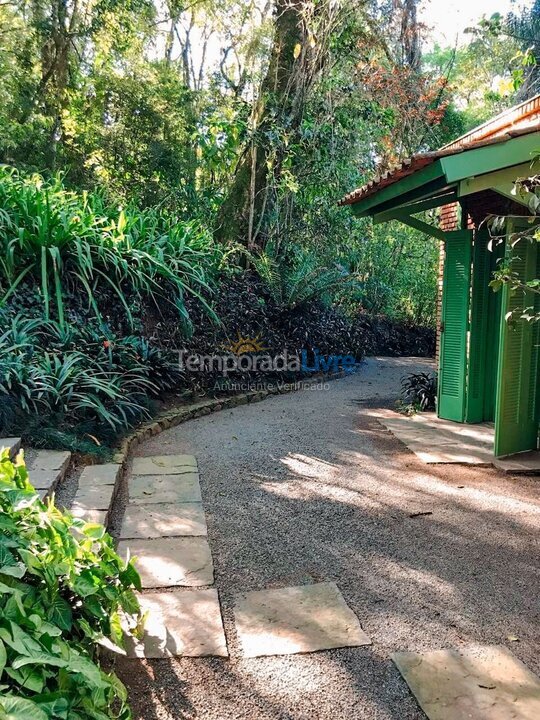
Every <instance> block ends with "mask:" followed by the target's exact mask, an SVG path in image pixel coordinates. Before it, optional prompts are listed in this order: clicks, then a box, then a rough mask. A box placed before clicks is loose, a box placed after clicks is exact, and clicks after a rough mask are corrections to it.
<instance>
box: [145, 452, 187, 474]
mask: <svg viewBox="0 0 540 720" xmlns="http://www.w3.org/2000/svg"><path fill="white" fill-rule="evenodd" d="M194 469H195V470H196V469H197V460H196V458H195V456H194V455H154V456H152V457H136V458H134V459H133V467H132V472H133V474H134V475H180V474H181V473H184V472H193V470H194Z"/></svg>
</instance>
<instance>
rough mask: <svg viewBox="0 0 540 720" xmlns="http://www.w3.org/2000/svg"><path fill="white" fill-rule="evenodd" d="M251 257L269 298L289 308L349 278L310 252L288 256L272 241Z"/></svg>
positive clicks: (325, 291) (311, 298) (316, 296)
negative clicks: (321, 261) (324, 263)
mask: <svg viewBox="0 0 540 720" xmlns="http://www.w3.org/2000/svg"><path fill="white" fill-rule="evenodd" d="M250 259H251V262H252V264H253V267H254V269H255V271H256V272H257V274H258V275H259V277H260V278H261V280H262V281H263V282H264V284H265V285H266V287H267V289H268V291H269V293H270V295H271V296H272V298H273V299H274V300H275V302H276V303H277V304H278V305H280V306H281V307H283V308H285V309H288V310H292V309H294V308H296V307H299V306H301V305H304V304H305V303H307V302H309V301H311V300H315V299H319V298H321V297H323V296H325V295H327V294H328V293H330V292H331V291H332V290H334V289H335V288H336V287H337V286H338V285H341V284H342V283H343V282H345V281H346V280H347V279H348V275H347V273H346V272H344V271H343V270H341V269H339V268H329V267H326V266H324V265H321V264H320V262H319V260H318V259H317V257H316V256H315V255H313V254H311V253H309V252H306V251H303V252H301V253H297V254H296V255H294V256H292V257H291V256H290V255H289V253H288V252H287V249H286V248H282V249H278V248H277V246H276V245H275V244H272V243H270V244H269V245H268V246H267V247H266V248H265V250H264V251H263V252H261V253H260V254H259V255H256V256H251V258H250Z"/></svg>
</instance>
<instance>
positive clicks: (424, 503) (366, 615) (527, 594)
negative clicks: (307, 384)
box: [117, 358, 540, 720]
mask: <svg viewBox="0 0 540 720" xmlns="http://www.w3.org/2000/svg"><path fill="white" fill-rule="evenodd" d="M431 368H432V365H430V364H429V363H428V362H426V361H425V360H421V359H414V358H371V359H369V360H368V361H367V362H366V363H363V364H362V366H361V368H360V370H359V371H358V372H357V373H355V374H353V375H350V376H348V377H346V378H344V379H342V380H335V381H333V382H330V383H328V384H326V385H325V386H324V387H326V389H323V386H319V388H318V389H306V390H301V391H299V392H297V393H293V394H290V395H279V396H273V397H269V398H267V399H266V400H265V401H264V402H261V403H255V404H249V405H242V406H239V407H235V408H231V409H227V410H224V411H222V412H221V413H216V414H213V415H208V416H206V417H203V418H200V419H197V420H193V421H190V422H188V423H185V424H183V425H179V426H177V427H175V428H171V429H170V430H167V431H166V432H164V433H162V434H161V435H158V436H157V437H154V438H151V439H149V440H148V441H146V442H144V443H143V444H142V445H140V446H139V447H138V448H137V449H136V452H137V454H138V455H140V456H142V455H147V456H150V455H163V454H167V453H186V454H191V455H195V456H196V457H197V461H198V465H199V471H200V475H201V490H202V496H203V505H204V509H205V512H206V519H207V524H208V535H209V541H210V544H211V547H212V552H213V556H214V569H215V586H216V588H217V590H218V592H219V594H220V599H221V605H222V613H223V620H224V626H225V632H226V635H227V642H228V647H229V653H230V656H231V658H230V660H226V659H220V658H185V657H182V658H175V659H165V660H152V661H143V660H121V661H118V662H117V670H118V671H119V673H120V675H121V677H122V679H123V680H124V682H126V683H127V685H128V688H129V695H130V699H131V703H132V705H133V708H134V716H135V719H136V720H341V719H343V720H425V715H424V714H423V712H422V710H421V709H420V708H419V706H418V704H417V702H416V700H415V699H414V697H413V695H412V694H411V692H410V691H409V688H408V687H407V684H406V683H405V681H404V680H403V678H402V677H401V675H400V673H399V671H398V669H397V667H396V666H395V665H394V663H393V662H392V660H391V656H392V654H393V653H396V652H399V651H411V652H428V651H431V650H439V649H441V648H460V647H464V646H466V645H470V644H474V643H481V644H482V645H500V644H507V643H508V641H507V638H508V637H509V636H515V637H518V638H519V642H513V643H512V651H513V653H514V654H515V655H516V656H517V657H518V658H519V659H520V660H521V661H522V662H524V663H525V664H526V665H527V667H528V668H529V669H530V670H531V671H532V672H534V673H536V674H537V675H538V674H539V671H540V655H539V653H538V622H539V618H540V593H538V567H540V548H539V537H540V533H539V530H540V484H539V483H538V479H537V478H530V477H519V478H515V477H510V476H507V475H504V474H503V473H501V472H500V471H498V470H496V469H495V468H493V467H478V466H477V467H464V466H447V465H425V464H424V463H422V462H421V461H420V460H419V459H418V458H417V457H416V456H415V455H414V454H413V453H411V452H410V451H408V450H407V448H406V447H405V446H404V445H403V444H402V443H401V442H400V441H399V440H397V439H396V438H395V437H394V436H393V435H392V433H390V432H389V431H388V430H386V429H385V428H384V427H383V426H382V425H381V424H380V423H379V422H378V421H377V420H376V419H375V418H374V417H372V415H371V412H372V411H373V409H375V408H380V407H387V408H394V406H395V401H396V399H397V398H398V396H399V390H400V378H401V376H402V375H404V374H407V373H410V372H418V371H422V370H426V369H431ZM418 509H421V510H423V511H431V512H433V514H432V515H428V516H423V517H417V518H414V519H413V518H410V517H409V514H411V513H413V512H415V511H417V510H418ZM315 582H335V583H337V585H338V587H339V588H340V590H341V593H342V595H343V597H344V599H345V602H346V603H347V605H348V606H349V607H350V608H351V610H352V611H353V612H354V613H355V615H356V616H357V617H358V618H360V619H361V621H362V627H363V629H364V631H365V632H366V633H367V635H368V636H369V637H370V638H371V640H372V643H373V644H372V645H371V646H367V647H357V648H341V649H335V650H325V651H322V652H317V653H309V654H298V655H283V656H275V657H261V658H242V656H241V653H240V650H239V645H238V638H237V636H236V631H235V625H234V615H233V603H234V596H235V595H238V594H242V593H246V592H249V591H251V590H261V589H263V588H269V587H284V586H286V585H291V586H293V585H302V584H307V583H315Z"/></svg>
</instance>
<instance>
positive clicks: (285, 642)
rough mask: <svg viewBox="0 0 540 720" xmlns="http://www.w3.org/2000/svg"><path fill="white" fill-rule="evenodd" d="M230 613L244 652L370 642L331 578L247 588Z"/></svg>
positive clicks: (255, 654)
mask: <svg viewBox="0 0 540 720" xmlns="http://www.w3.org/2000/svg"><path fill="white" fill-rule="evenodd" d="M234 617H235V623H236V631H237V633H238V639H239V641H240V645H241V647H242V651H243V655H244V656H245V657H259V656H261V655H287V654H292V653H305V652H314V651H316V650H327V649H330V648H340V647H358V646H360V645H370V644H371V641H370V639H369V638H368V636H367V635H366V634H365V632H364V631H363V630H362V628H361V626H360V622H359V621H358V618H357V617H356V615H355V614H354V613H353V611H352V610H351V609H350V608H349V607H348V605H347V604H346V602H345V600H344V599H343V596H342V594H341V592H340V591H339V588H338V587H337V585H336V584H335V583H333V582H325V583H318V584H315V585H303V586H299V587H286V588H280V589H270V590H257V591H254V592H248V593H246V594H245V595H242V596H240V597H239V598H238V599H237V601H236V604H235V607H234Z"/></svg>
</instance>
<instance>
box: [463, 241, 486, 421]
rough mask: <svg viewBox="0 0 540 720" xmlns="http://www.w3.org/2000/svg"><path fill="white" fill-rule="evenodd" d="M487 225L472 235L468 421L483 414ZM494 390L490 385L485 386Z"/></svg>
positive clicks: (481, 418) (484, 391)
mask: <svg viewBox="0 0 540 720" xmlns="http://www.w3.org/2000/svg"><path fill="white" fill-rule="evenodd" d="M489 241H490V235H489V230H488V229H487V227H483V228H481V229H480V230H479V231H478V232H477V233H476V235H475V238H474V244H473V251H472V293H471V312H470V316H471V325H470V334H469V362H468V378H467V403H466V414H465V419H466V421H467V422H468V423H479V422H482V421H483V420H486V419H487V418H486V417H484V412H485V408H484V398H485V394H486V385H485V378H486V369H487V364H488V360H489V358H488V354H487V349H488V327H489V294H490V293H492V292H493V291H492V290H491V289H490V287H489V279H490V275H491V262H490V259H491V253H490V249H489V247H488V244H489ZM487 391H488V392H491V393H493V386H491V388H487Z"/></svg>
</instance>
